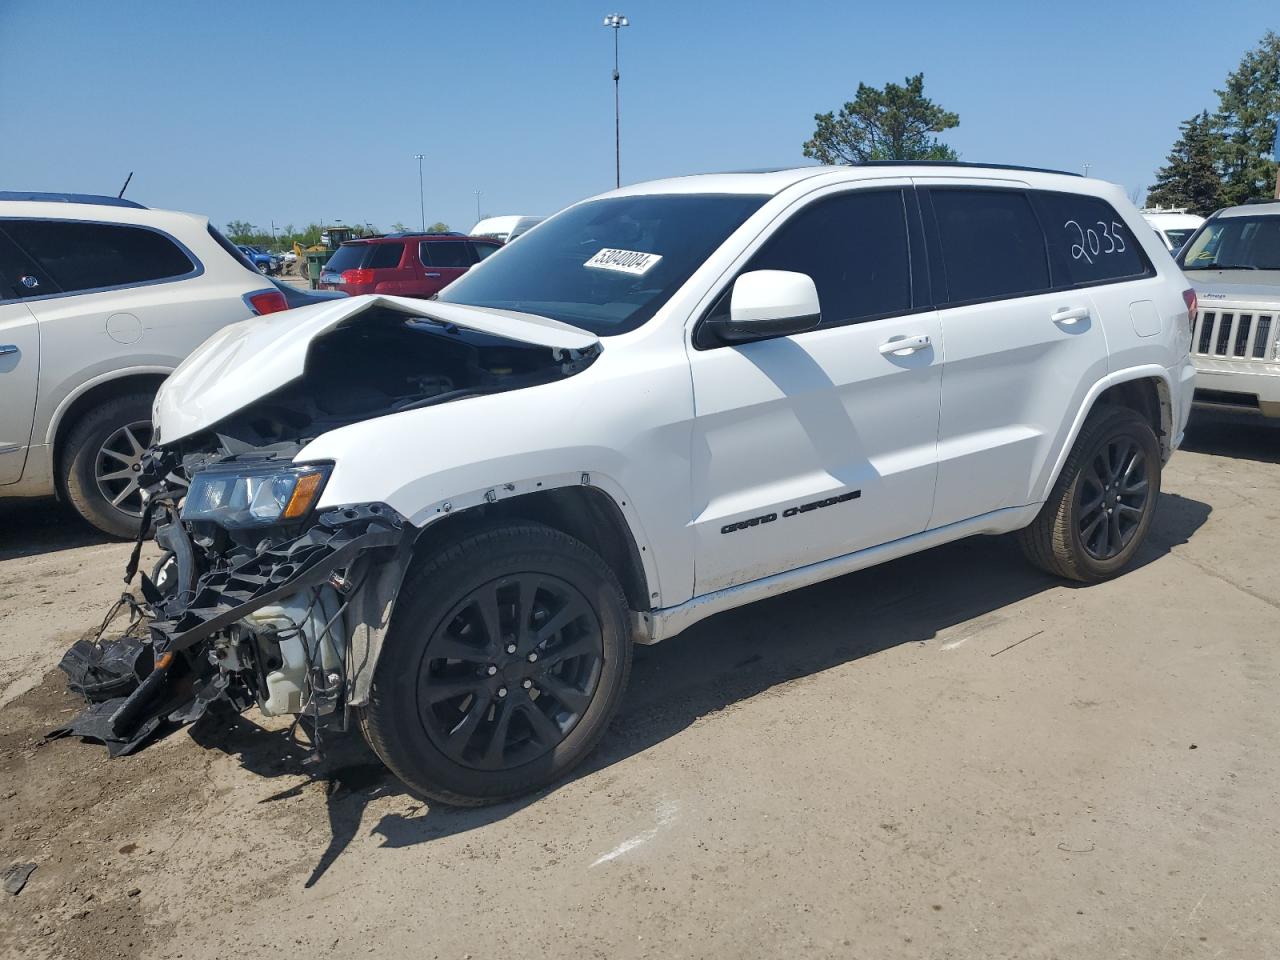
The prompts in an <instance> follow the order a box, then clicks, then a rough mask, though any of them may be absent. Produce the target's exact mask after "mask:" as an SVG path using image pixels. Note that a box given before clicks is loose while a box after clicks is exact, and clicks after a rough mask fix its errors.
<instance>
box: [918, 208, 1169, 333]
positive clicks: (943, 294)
mask: <svg viewBox="0 0 1280 960" xmlns="http://www.w3.org/2000/svg"><path fill="white" fill-rule="evenodd" d="M916 189H917V190H918V191H923V192H924V194H925V200H926V202H925V203H922V204H921V206H922V208H923V211H924V222H925V233H926V245H927V249H928V250H929V253H930V260H931V261H934V260H936V262H937V263H938V271H937V274H936V275H935V277H934V279H935V282H934V283H933V285H932V290H933V302H934V306H935V308H936V309H938V310H950V309H953V308H957V307H971V306H975V305H977V304H982V303H997V302H1000V301H1003V300H1021V299H1023V298H1025V297H1042V296H1044V295H1046V294H1050V293H1064V292H1067V291H1070V290H1087V289H1089V288H1091V287H1106V286H1110V285H1111V284H1114V283H1133V282H1134V281H1136V280H1150V279H1151V278H1152V277H1154V276H1156V269H1155V266H1154V265H1153V264H1152V262H1151V258H1150V257H1149V256H1147V251H1146V249H1145V248H1143V246H1142V244H1141V243H1139V242H1138V240H1137V235H1136V234H1135V233H1134V230H1133V227H1132V226H1130V224H1129V221H1127V220H1125V219H1124V217H1123V216H1122V215H1121V214H1120V212H1119V211H1118V210H1116V209H1115V207H1111V210H1112V212H1113V213H1115V214H1116V216H1117V218H1119V220H1120V222H1121V223H1123V224H1124V225H1125V228H1126V229H1128V231H1129V234H1130V236H1131V237H1132V238H1133V240H1134V246H1135V247H1136V249H1137V253H1138V256H1139V257H1140V258H1141V260H1142V265H1143V272H1142V273H1135V274H1132V275H1130V276H1127V277H1110V278H1108V279H1105V280H1081V281H1079V282H1078V283H1071V282H1069V281H1068V280H1066V278H1065V277H1064V278H1061V279H1060V278H1059V277H1058V274H1059V273H1061V272H1062V268H1061V267H1060V266H1058V265H1057V264H1056V262H1055V257H1054V255H1053V250H1052V248H1051V247H1050V244H1049V234H1048V231H1047V230H1045V227H1044V220H1043V219H1042V218H1041V216H1040V211H1039V209H1037V204H1036V202H1035V198H1034V194H1052V195H1055V196H1063V197H1086V198H1088V199H1091V200H1098V201H1101V202H1102V203H1106V204H1107V206H1109V207H1110V206H1111V204H1110V203H1109V202H1108V201H1107V200H1106V198H1105V197H1099V196H1096V195H1095V194H1092V193H1074V192H1072V191H1070V190H1046V189H1041V188H1038V187H1024V186H1008V187H1006V186H1000V185H998V184H991V185H987V184H982V185H978V184H972V183H964V184H960V183H957V184H929V185H927V186H926V185H922V186H919V187H917V188H916ZM944 190H970V191H973V190H979V191H993V190H1000V191H1005V192H1010V193H1015V192H1016V193H1021V194H1022V195H1023V196H1024V197H1026V200H1027V205H1028V206H1029V207H1030V208H1031V212H1032V214H1033V215H1034V216H1035V218H1036V223H1037V224H1039V226H1040V233H1041V235H1042V236H1043V237H1044V250H1045V261H1046V264H1047V266H1048V268H1049V286H1048V287H1046V288H1044V289H1041V290H1027V291H1023V292H1021V293H1009V294H1002V295H1000V296H996V297H981V298H978V299H974V300H954V301H953V300H951V299H950V291H949V289H948V287H947V279H946V264H945V263H943V261H942V234H941V232H940V231H939V229H938V220H937V215H936V214H935V212H934V209H933V198H932V196H931V195H930V194H931V193H932V192H933V191H944Z"/></svg>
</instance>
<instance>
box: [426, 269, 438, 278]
mask: <svg viewBox="0 0 1280 960" xmlns="http://www.w3.org/2000/svg"><path fill="white" fill-rule="evenodd" d="M427 276H428V277H438V276H440V274H438V273H432V272H431V271H430V270H428V271H427Z"/></svg>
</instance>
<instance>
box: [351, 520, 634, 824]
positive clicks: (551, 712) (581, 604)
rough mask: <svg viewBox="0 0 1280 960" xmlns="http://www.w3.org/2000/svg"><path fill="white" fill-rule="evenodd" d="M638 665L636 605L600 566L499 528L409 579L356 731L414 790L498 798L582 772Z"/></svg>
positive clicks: (538, 534)
mask: <svg viewBox="0 0 1280 960" xmlns="http://www.w3.org/2000/svg"><path fill="white" fill-rule="evenodd" d="M630 670H631V637H630V634H629V631H628V627H627V604H626V600H625V598H624V596H623V593H622V588H621V587H620V586H619V585H618V580H617V578H616V577H615V576H614V575H613V573H612V571H611V570H610V569H609V568H608V567H607V566H606V565H605V563H604V561H603V560H601V559H600V557H599V556H597V555H596V554H595V553H594V552H593V551H592V550H590V549H589V548H588V547H587V546H585V545H584V544H583V543H581V542H579V541H578V540H575V539H573V538H572V537H569V536H566V535H565V534H563V533H560V532H559V531H557V530H553V529H551V528H550V527H545V526H542V525H539V524H532V523H529V524H523V523H522V524H519V525H513V526H508V527H499V528H494V529H490V530H485V531H481V532H479V533H475V534H473V535H471V536H469V537H466V538H465V539H463V540H461V541H459V542H458V543H456V544H454V545H452V546H450V547H448V548H446V549H443V550H441V551H440V552H439V553H437V554H436V555H434V556H431V557H428V558H425V559H424V560H423V561H421V562H419V563H418V564H417V565H416V567H415V569H413V570H411V571H410V573H409V575H408V577H407V578H406V580H405V583H404V585H403V586H402V587H401V591H400V599H399V601H398V603H397V605H396V609H395V613H394V615H393V617H392V621H391V626H390V630H389V632H388V634H387V638H386V641H385V643H384V646H383V649H382V654H381V656H380V657H379V660H378V666H377V670H376V672H375V674H374V679H373V686H372V689H371V691H370V695H369V703H368V704H367V705H366V706H365V707H363V708H362V710H361V726H362V728H363V730H364V733H365V736H366V738H367V739H368V741H369V745H370V746H371V747H372V748H373V750H374V752H375V753H377V754H378V756H379V757H381V758H382V760H383V762H384V763H386V765H387V766H388V767H389V768H391V771H392V772H393V773H395V775H396V776H398V777H399V778H400V779H401V780H403V781H404V782H405V784H407V785H408V786H409V787H410V788H411V789H413V790H414V791H416V792H417V793H419V794H421V795H423V796H425V797H427V798H429V799H432V800H437V801H441V802H444V803H449V804H454V805H458V806H478V805H481V804H486V803H496V802H498V801H501V800H506V799H509V798H511V797H515V796H518V795H520V794H523V793H528V792H529V791H531V790H535V789H537V788H538V787H541V786H543V785H545V784H547V783H550V782H551V781H553V780H556V779H558V778H560V777H562V776H563V775H564V774H565V773H567V772H568V771H569V770H571V769H572V768H573V767H574V766H576V765H577V764H578V763H580V762H581V761H582V760H583V758H584V757H585V756H586V755H587V754H588V753H589V752H590V750H591V749H592V747H594V746H595V744H596V743H597V742H598V741H599V739H600V737H601V736H602V735H603V734H604V731H605V729H606V727H607V726H608V723H609V720H610V719H611V718H612V716H613V714H614V712H615V711H616V709H617V707H618V704H619V702H620V701H621V699H622V693H623V690H624V689H625V687H626V682H627V677H628V675H629V673H630Z"/></svg>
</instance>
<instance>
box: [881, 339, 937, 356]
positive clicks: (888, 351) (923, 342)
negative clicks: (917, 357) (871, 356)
mask: <svg viewBox="0 0 1280 960" xmlns="http://www.w3.org/2000/svg"><path fill="white" fill-rule="evenodd" d="M930 342H931V341H930V340H929V335H928V334H927V333H920V334H917V335H916V336H914V337H891V338H890V339H888V340H886V341H885V342H884V343H882V344H880V352H881V353H882V354H884V355H885V356H886V357H888V356H895V357H905V356H908V355H910V354H913V353H915V352H916V351H917V350H923V349H924V348H925V347H927V346H929V344H930Z"/></svg>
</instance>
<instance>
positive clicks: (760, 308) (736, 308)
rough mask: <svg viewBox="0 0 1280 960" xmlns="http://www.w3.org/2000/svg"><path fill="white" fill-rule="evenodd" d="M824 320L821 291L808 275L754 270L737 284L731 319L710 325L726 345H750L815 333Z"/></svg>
mask: <svg viewBox="0 0 1280 960" xmlns="http://www.w3.org/2000/svg"><path fill="white" fill-rule="evenodd" d="M821 319H822V310H821V308H820V307H819V305H818V288H817V287H816V286H814V283H813V279H812V278H811V277H810V276H809V275H808V274H806V273H794V272H792V271H790V270H752V271H751V272H750V273H744V274H742V275H741V276H740V277H738V279H737V280H736V281H734V284H733V293H732V294H731V295H730V297H729V317H728V319H718V320H713V321H711V322H710V323H709V326H710V327H711V329H712V332H713V333H714V334H715V335H716V337H718V338H719V339H720V340H721V342H723V343H747V342H749V341H751V340H766V339H768V338H770V337H786V336H790V335H791V334H793V333H802V332H804V331H805V330H812V329H814V328H815V327H816V326H817V325H818V322H819V321H820V320H821Z"/></svg>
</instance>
